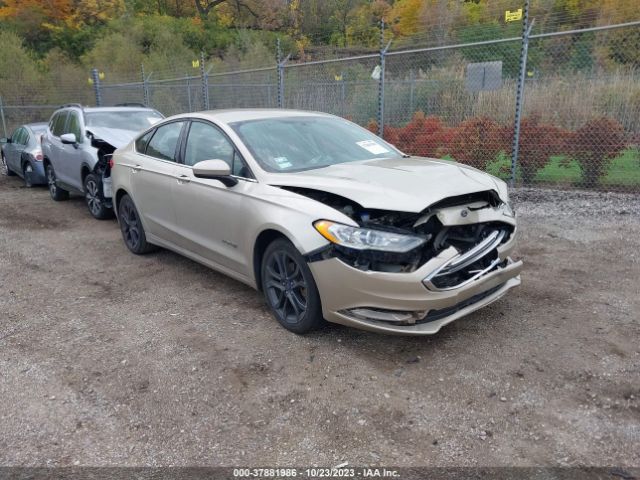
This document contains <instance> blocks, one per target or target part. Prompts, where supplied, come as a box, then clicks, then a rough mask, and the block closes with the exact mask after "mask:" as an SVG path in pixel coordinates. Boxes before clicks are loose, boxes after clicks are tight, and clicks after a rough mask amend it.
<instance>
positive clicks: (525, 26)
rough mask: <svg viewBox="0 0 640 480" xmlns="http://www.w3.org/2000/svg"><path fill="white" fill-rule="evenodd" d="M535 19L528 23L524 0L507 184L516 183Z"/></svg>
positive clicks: (526, 4)
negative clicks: (528, 61) (531, 36)
mask: <svg viewBox="0 0 640 480" xmlns="http://www.w3.org/2000/svg"><path fill="white" fill-rule="evenodd" d="M534 21H535V19H534V20H533V21H532V22H531V23H529V0H526V1H525V4H524V12H523V14H522V47H521V49H520V72H519V75H518V85H517V87H516V115H515V119H514V123H513V145H512V149H511V178H510V179H509V185H510V186H511V187H513V186H515V184H516V170H517V168H518V153H519V150H520V119H521V117H522V103H523V101H524V82H525V78H526V73H527V54H528V52H529V35H530V34H531V29H532V28H533V24H534Z"/></svg>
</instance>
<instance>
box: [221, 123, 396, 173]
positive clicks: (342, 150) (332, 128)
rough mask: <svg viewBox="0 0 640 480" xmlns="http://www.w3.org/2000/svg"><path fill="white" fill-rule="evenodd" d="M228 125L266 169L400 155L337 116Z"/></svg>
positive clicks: (294, 168)
mask: <svg viewBox="0 0 640 480" xmlns="http://www.w3.org/2000/svg"><path fill="white" fill-rule="evenodd" d="M230 125H231V128H233V129H234V131H235V132H236V133H237V134H238V136H239V137H240V138H241V139H242V141H243V142H244V144H245V145H246V146H247V148H248V149H249V150H250V151H251V153H252V154H253V156H254V157H255V159H256V160H257V161H258V163H259V164H260V166H261V167H262V168H263V169H264V170H266V171H268V172H296V171H300V170H310V169H315V168H322V167H327V166H329V165H335V164H338V163H345V162H356V161H359V160H370V159H374V158H389V157H398V156H400V155H402V154H401V153H400V152H399V151H398V150H396V149H395V148H394V147H392V146H391V145H389V144H388V143H386V142H385V141H384V140H382V139H381V138H379V137H377V136H375V135H374V134H372V133H371V132H369V131H368V130H365V129H364V128H361V127H359V126H357V125H355V124H353V123H351V122H348V121H346V120H343V119H341V118H332V117H284V118H266V119H262V120H248V121H246V122H237V123H232V124H230Z"/></svg>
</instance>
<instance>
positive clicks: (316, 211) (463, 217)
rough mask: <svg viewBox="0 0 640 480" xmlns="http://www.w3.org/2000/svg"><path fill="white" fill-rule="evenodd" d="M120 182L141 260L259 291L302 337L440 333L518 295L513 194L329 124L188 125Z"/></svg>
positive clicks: (122, 211)
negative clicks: (335, 330)
mask: <svg viewBox="0 0 640 480" xmlns="http://www.w3.org/2000/svg"><path fill="white" fill-rule="evenodd" d="M112 177H113V191H114V192H115V201H116V205H115V208H116V211H117V212H118V215H117V216H118V222H119V224H120V228H121V230H122V235H123V238H124V241H125V243H126V245H127V247H128V248H129V250H131V251H132V252H133V253H136V254H142V253H146V252H148V251H150V250H152V249H153V248H154V247H155V246H162V247H165V248H168V249H170V250H173V251H175V252H178V253H180V254H182V255H184V256H186V257H189V258H191V259H193V260H195V261H197V262H200V263H202V264H204V265H207V266H209V267H211V268H213V269H215V270H218V271H220V272H223V273H225V274H227V275H229V276H231V277H233V278H236V279H238V280H240V281H241V282H244V283H246V284H248V285H250V286H252V287H254V288H257V289H258V290H260V291H261V292H262V293H263V294H264V297H265V300H266V302H267V305H268V306H269V308H270V309H271V311H272V312H273V315H274V316H275V318H276V319H277V320H278V322H280V324H282V326H284V327H285V328H287V329H288V330H291V331H293V332H296V333H305V332H308V331H310V330H312V329H314V328H316V327H318V326H319V325H321V324H322V322H323V321H324V320H325V319H326V320H328V321H330V322H335V323H341V324H344V325H349V326H353V327H357V328H362V329H366V330H372V331H377V332H386V333H395V334H411V335H421V334H432V333H436V332H437V331H438V330H439V329H440V328H441V327H442V326H443V325H446V324H447V323H450V322H452V321H453V320H456V319H457V318H459V317H461V316H463V315H466V314H468V313H470V312H472V311H474V310H477V309H478V308H480V307H483V306H485V305H487V304H489V303H491V302H493V301H495V300H497V299H498V298H500V297H501V296H502V295H504V294H505V293H506V292H507V290H509V289H511V288H513V287H515V286H517V285H519V284H520V277H519V274H520V270H521V268H522V262H520V261H518V262H516V261H513V260H512V259H511V258H510V256H509V255H510V253H511V252H512V250H513V248H514V245H515V233H516V219H515V214H514V212H513V210H512V208H511V206H510V204H509V199H508V192H507V187H506V185H505V183H504V182H502V181H501V180H499V179H497V178H494V177H492V176H491V175H488V174H486V173H483V172H480V171H478V170H476V169H473V168H470V167H467V166H464V165H460V164H457V163H454V162H450V161H444V160H434V159H427V158H416V157H411V156H409V155H405V154H403V153H402V152H400V151H398V150H397V149H396V148H394V147H393V146H392V145H390V144H388V143H386V142H385V141H383V140H381V139H380V138H379V137H377V136H375V135H373V134H372V133H370V132H369V131H367V130H365V129H363V128H361V127H359V126H357V125H355V124H353V123H351V122H349V121H347V120H344V119H342V118H339V117H335V116H332V115H327V114H322V113H315V112H305V111H295V110H221V111H210V112H201V113H190V114H184V115H177V116H174V117H171V118H168V119H166V120H165V121H163V122H161V123H158V124H156V125H154V126H153V127H151V128H149V129H148V130H147V131H145V132H143V133H142V134H141V135H139V137H138V138H137V139H136V140H134V141H133V142H132V143H130V144H129V145H128V146H126V147H124V148H122V149H119V150H117V151H116V152H115V154H114V159H113V168H112Z"/></svg>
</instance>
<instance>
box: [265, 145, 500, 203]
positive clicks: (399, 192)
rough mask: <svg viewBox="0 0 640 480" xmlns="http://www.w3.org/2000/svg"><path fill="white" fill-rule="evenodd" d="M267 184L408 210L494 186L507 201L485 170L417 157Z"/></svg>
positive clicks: (277, 176) (274, 179)
mask: <svg viewBox="0 0 640 480" xmlns="http://www.w3.org/2000/svg"><path fill="white" fill-rule="evenodd" d="M267 183H269V184H270V185H274V186H290V187H302V188H311V189H314V190H319V191H323V192H329V193H334V194H336V195H340V196H342V197H345V198H348V199H350V200H353V201H354V202H357V203H359V204H360V205H361V206H363V207H365V208H375V209H383V210H395V211H401V212H412V213H418V212H421V211H422V210H424V209H425V208H427V207H428V206H429V205H432V204H434V203H436V202H438V201H440V200H442V199H444V198H447V197H454V196H457V195H464V194H467V193H474V192H481V191H486V190H495V191H496V192H498V194H499V195H500V197H501V198H502V199H503V200H504V201H506V200H507V198H506V185H505V184H504V182H502V181H501V180H499V179H497V178H495V177H493V176H491V175H489V174H487V173H484V172H481V171H479V170H476V169H474V168H470V167H467V166H465V165H461V164H458V163H455V162H448V161H444V160H436V159H430V158H420V157H411V158H393V159H380V160H365V161H362V162H349V163H342V164H338V165H332V166H329V167H325V168H319V169H316V170H307V171H303V172H298V173H286V174H274V175H270V178H269V179H268V182H267Z"/></svg>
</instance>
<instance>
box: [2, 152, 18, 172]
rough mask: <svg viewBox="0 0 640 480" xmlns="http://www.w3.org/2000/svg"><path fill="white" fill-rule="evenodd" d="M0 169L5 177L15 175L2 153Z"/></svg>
mask: <svg viewBox="0 0 640 480" xmlns="http://www.w3.org/2000/svg"><path fill="white" fill-rule="evenodd" d="M0 171H1V172H2V174H3V175H4V176H6V177H13V176H14V175H15V173H14V172H12V171H11V169H10V168H9V165H7V159H6V158H4V154H2V155H0Z"/></svg>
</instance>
